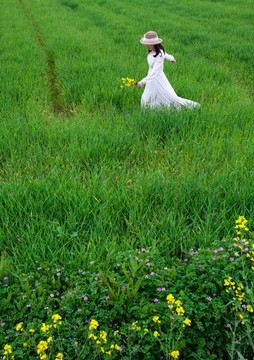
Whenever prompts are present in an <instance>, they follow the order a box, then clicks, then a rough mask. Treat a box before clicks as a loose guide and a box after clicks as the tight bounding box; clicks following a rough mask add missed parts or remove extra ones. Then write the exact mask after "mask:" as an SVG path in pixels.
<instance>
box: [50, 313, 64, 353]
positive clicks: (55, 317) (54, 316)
mask: <svg viewBox="0 0 254 360" xmlns="http://www.w3.org/2000/svg"><path fill="white" fill-rule="evenodd" d="M51 319H53V320H54V323H56V322H57V321H58V320H61V319H62V317H61V316H60V315H58V314H54V315H52V318H51ZM59 354H60V353H59Z"/></svg>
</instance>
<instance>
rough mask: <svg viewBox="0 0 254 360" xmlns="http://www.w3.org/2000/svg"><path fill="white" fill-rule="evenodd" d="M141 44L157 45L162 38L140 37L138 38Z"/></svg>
mask: <svg viewBox="0 0 254 360" xmlns="http://www.w3.org/2000/svg"><path fill="white" fill-rule="evenodd" d="M140 42H141V44H142V45H157V44H160V43H161V42H162V39H159V38H157V39H146V38H142V39H141V40H140Z"/></svg>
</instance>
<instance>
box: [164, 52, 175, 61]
mask: <svg viewBox="0 0 254 360" xmlns="http://www.w3.org/2000/svg"><path fill="white" fill-rule="evenodd" d="M164 57H165V59H167V60H168V61H171V62H172V63H174V64H176V61H175V58H174V56H172V55H169V54H167V53H165V55H164Z"/></svg>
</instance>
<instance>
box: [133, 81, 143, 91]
mask: <svg viewBox="0 0 254 360" xmlns="http://www.w3.org/2000/svg"><path fill="white" fill-rule="evenodd" d="M135 86H136V87H137V88H139V89H140V88H141V87H142V86H143V83H142V81H139V82H138V83H137V84H136V85H135Z"/></svg>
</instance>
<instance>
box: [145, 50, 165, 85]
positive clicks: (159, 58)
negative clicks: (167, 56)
mask: <svg viewBox="0 0 254 360" xmlns="http://www.w3.org/2000/svg"><path fill="white" fill-rule="evenodd" d="M163 61H164V56H163V55H162V54H161V55H157V56H156V59H155V62H154V65H153V69H152V71H151V72H150V73H149V74H148V75H147V76H146V77H145V78H144V79H143V80H141V81H142V83H143V84H148V83H149V82H151V81H153V79H155V78H156V76H157V75H158V73H159V72H160V70H161V68H162V66H163Z"/></svg>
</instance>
